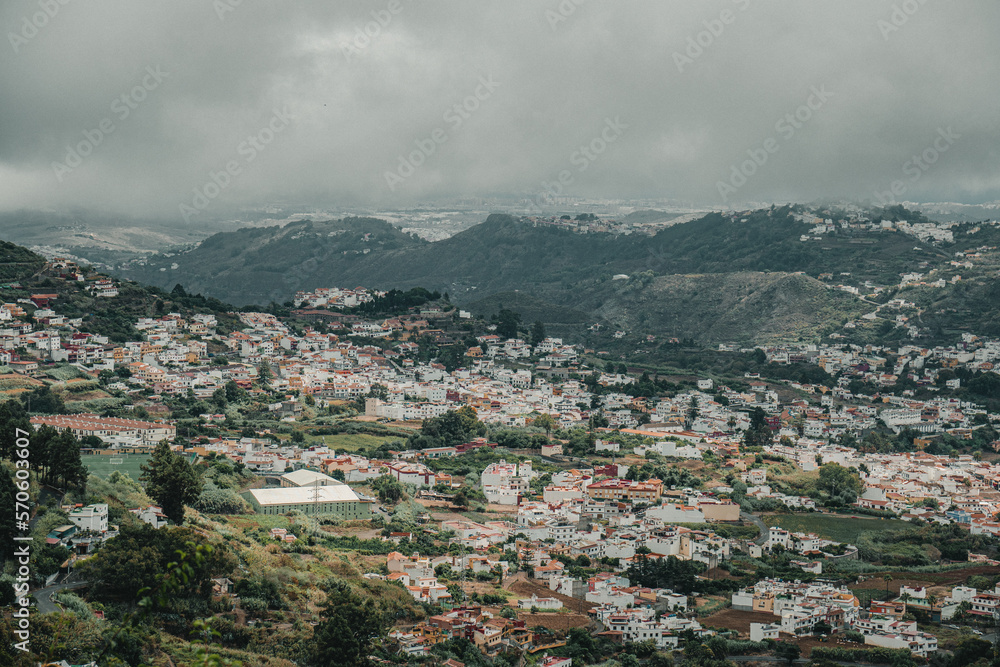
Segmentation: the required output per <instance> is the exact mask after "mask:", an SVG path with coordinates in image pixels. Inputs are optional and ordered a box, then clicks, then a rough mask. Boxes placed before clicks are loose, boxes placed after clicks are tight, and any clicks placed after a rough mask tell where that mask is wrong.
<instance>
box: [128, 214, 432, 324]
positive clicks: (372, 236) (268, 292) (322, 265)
mask: <svg viewBox="0 0 1000 667" xmlns="http://www.w3.org/2000/svg"><path fill="white" fill-rule="evenodd" d="M426 245H428V243H427V242H426V241H422V240H420V239H419V238H416V237H412V236H409V235H407V234H404V233H403V232H401V231H399V230H398V229H396V228H395V227H392V226H391V225H389V224H388V223H386V222H383V221H381V220H372V219H369V218H352V219H345V220H342V221H336V222H312V221H303V222H294V223H290V224H288V225H286V226H284V227H261V228H252V229H241V230H239V231H235V232H226V233H220V234H215V235H213V236H211V237H209V238H208V239H206V240H205V241H204V242H202V243H201V244H200V245H198V246H197V247H196V248H195V249H193V250H190V251H188V252H183V253H165V254H161V255H156V256H154V257H152V258H150V259H148V260H143V261H142V262H141V263H136V264H134V265H133V266H131V267H130V268H129V269H127V270H124V271H122V272H121V273H122V274H124V275H125V276H126V277H129V278H132V279H134V280H137V281H139V282H144V283H147V284H151V285H156V286H158V287H162V288H165V289H170V288H172V287H173V286H174V285H175V284H177V283H181V284H182V285H184V287H185V289H186V290H187V291H188V292H201V293H205V294H210V295H212V296H215V297H217V298H220V299H222V300H223V301H228V302H231V303H235V304H237V305H246V304H253V303H268V302H269V301H276V302H284V301H287V300H289V299H291V298H292V297H293V296H294V295H295V292H296V291H298V290H301V289H310V288H315V287H324V286H330V285H351V286H354V285H356V284H364V285H366V286H373V287H377V286H384V287H385V288H390V287H401V286H407V287H412V286H414V285H412V284H405V285H404V283H403V282H401V281H393V280H392V277H391V276H392V273H393V269H392V266H391V264H392V262H393V258H394V257H395V255H396V254H398V252H399V251H400V250H401V249H411V250H412V249H414V248H420V247H422V246H426ZM373 272H374V273H382V274H384V280H380V281H379V284H378V285H374V284H372V282H371V279H372V273H373ZM331 280H333V282H330V281H331Z"/></svg>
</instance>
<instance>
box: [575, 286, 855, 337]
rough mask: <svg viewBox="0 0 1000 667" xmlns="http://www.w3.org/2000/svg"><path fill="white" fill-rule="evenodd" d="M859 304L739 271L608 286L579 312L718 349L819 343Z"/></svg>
mask: <svg viewBox="0 0 1000 667" xmlns="http://www.w3.org/2000/svg"><path fill="white" fill-rule="evenodd" d="M864 305H865V304H863V303H861V302H860V301H858V300H857V299H856V298H854V297H851V296H849V295H847V294H845V293H843V292H839V291H835V290H831V289H829V288H828V287H827V286H825V285H824V284H823V283H821V282H819V281H818V280H816V279H814V278H810V277H809V276H805V275H801V274H789V273H760V272H740V273H713V274H700V275H697V274H696V275H670V276H660V277H656V278H649V277H647V278H645V279H644V278H643V277H642V276H640V277H637V278H633V279H631V280H629V281H614V282H611V283H609V284H606V286H605V287H604V288H603V289H596V290H594V291H593V292H592V293H591V294H590V295H588V296H586V297H584V299H582V300H581V303H580V304H579V307H589V308H590V309H592V310H593V312H594V313H595V314H596V315H597V316H599V317H600V318H602V319H604V320H607V321H608V322H609V323H611V325H612V326H614V327H615V328H616V329H620V330H624V331H637V332H638V331H650V330H656V331H657V332H658V333H660V334H661V335H663V336H667V337H676V338H680V339H684V338H693V339H695V340H699V341H702V342H704V343H717V342H722V341H734V342H750V341H755V342H775V341H797V340H818V339H819V338H820V336H821V335H822V334H824V333H828V332H829V331H832V330H834V329H837V328H839V327H840V326H841V325H842V324H843V323H844V322H846V321H847V320H848V319H852V318H854V317H857V316H858V315H860V314H862V313H864V312H865V311H866V310H870V307H862V306H864Z"/></svg>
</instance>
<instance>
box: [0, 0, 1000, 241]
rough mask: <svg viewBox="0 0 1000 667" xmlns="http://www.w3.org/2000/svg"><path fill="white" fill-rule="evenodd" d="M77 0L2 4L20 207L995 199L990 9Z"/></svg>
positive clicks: (3, 180) (6, 184) (4, 79)
mask: <svg viewBox="0 0 1000 667" xmlns="http://www.w3.org/2000/svg"><path fill="white" fill-rule="evenodd" d="M63 1H64V2H65V3H66V4H61V2H60V0H43V1H42V2H38V0H33V1H28V0H13V1H12V2H9V3H5V4H4V5H3V7H2V8H0V25H2V26H3V27H4V28H5V30H4V32H5V34H6V37H7V39H6V41H7V44H5V45H4V47H3V48H6V49H9V51H8V53H7V54H6V56H5V57H4V58H3V59H0V83H2V84H3V85H4V88H5V89H6V90H8V91H12V94H9V95H6V96H4V100H3V101H2V102H0V105H2V109H0V117H2V118H3V119H4V120H3V123H4V125H3V130H4V131H3V132H0V211H10V210H17V209H21V208H29V209H45V208H68V207H84V208H91V209H99V210H107V211H115V212H119V213H121V214H124V215H134V216H143V217H150V218H155V217H162V218H169V219H176V220H178V221H181V220H182V219H183V220H187V221H189V222H192V223H197V222H198V221H199V220H201V219H207V218H214V217H217V216H221V215H225V214H226V212H227V211H233V210H238V209H240V208H242V207H249V206H261V205H267V204H269V203H273V202H278V201H280V202H286V203H295V204H298V205H307V206H316V207H331V206H340V207H342V206H376V207H391V206H406V205H412V204H413V203H416V202H420V201H426V200H428V199H434V198H448V197H466V196H468V197H490V196H493V195H497V194H499V193H504V194H514V195H522V196H523V197H525V200H526V201H528V200H533V201H535V202H545V201H549V199H548V198H547V197H548V196H547V195H546V194H545V193H546V192H551V193H553V194H555V193H562V194H565V195H568V196H574V197H594V198H614V199H629V198H661V199H678V200H684V201H689V202H693V203H694V204H695V205H699V206H705V207H728V206H733V205H739V204H740V203H741V202H747V201H756V202H760V201H810V200H815V199H817V198H850V199H858V200H865V199H874V200H876V201H878V198H879V196H880V195H879V194H878V193H882V196H883V198H884V200H885V201H893V200H899V201H904V200H910V201H955V202H965V203H982V202H987V201H995V200H1000V169H998V166H997V165H998V157H1000V154H998V138H1000V130H998V120H997V116H996V109H997V108H1000V90H997V88H996V87H995V86H990V85H989V82H990V81H995V80H997V78H998V74H1000V71H998V70H1000V40H998V39H996V37H997V36H998V33H1000V6H998V5H997V4H996V3H993V2H986V1H977V2H968V3H962V4H961V5H956V4H955V3H950V4H945V3H936V2H927V1H926V0H906V1H896V2H890V1H878V2H872V1H869V0H866V1H864V2H862V1H861V0H846V1H842V2H838V3H836V4H822V5H818V4H808V5H804V4H803V3H795V2H792V1H791V0H781V1H777V2H771V3H767V4H765V3H762V2H759V1H757V0H715V1H713V2H705V3H697V4H694V3H681V2H662V3H656V4H653V3H645V4H633V5H629V6H628V7H627V10H623V9H622V7H621V6H620V5H612V4H609V3H601V2H597V1H595V0H587V1H583V0H562V2H558V1H557V0H545V1H543V2H525V1H515V2H508V3H504V4H503V5H502V6H492V5H470V4H468V3H460V2H438V3H434V4H433V5H429V6H428V5H423V4H417V3H411V2H409V1H408V0H385V1H377V2H373V3H364V2H344V3H337V6H335V7H333V6H327V5H326V3H319V2H304V3H301V2H300V3H291V2H274V3H268V4H267V5H261V6H257V5H253V4H250V3H246V2H238V0H216V2H214V3H210V2H182V3H171V4H165V3H152V2H123V1H112V2H104V3H101V4H100V5H99V6H92V5H90V4H85V3H73V2H69V1H68V0H63ZM914 158H916V159H914ZM894 182H896V183H897V187H896V191H895V192H893V189H892V188H893V183H894ZM549 186H551V187H549ZM185 208H187V210H186V211H185Z"/></svg>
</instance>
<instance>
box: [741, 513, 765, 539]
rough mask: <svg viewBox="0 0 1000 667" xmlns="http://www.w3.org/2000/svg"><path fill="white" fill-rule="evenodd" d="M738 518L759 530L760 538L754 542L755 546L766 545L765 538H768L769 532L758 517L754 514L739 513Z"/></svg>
mask: <svg viewBox="0 0 1000 667" xmlns="http://www.w3.org/2000/svg"><path fill="white" fill-rule="evenodd" d="M740 518H741V519H743V520H744V521H749V522H750V523H752V524H754V525H755V526H757V528H759V529H760V536H759V537H758V538H757V539H755V540H754V542H755V543H756V544H759V545H761V546H763V545H764V544H766V543H767V538H768V537H769V536H770V533H771V531H770V529H769V528H768V527H767V524H765V523H764V522H763V521H762V520H761V518H760V517H759V516H757V515H756V514H750V513H749V512H743V511H740Z"/></svg>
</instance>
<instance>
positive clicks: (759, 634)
mask: <svg viewBox="0 0 1000 667" xmlns="http://www.w3.org/2000/svg"><path fill="white" fill-rule="evenodd" d="M780 631H781V626H780V625H778V624H777V623H751V624H750V641H752V642H762V641H764V640H765V639H774V640H777V639H778V632H780Z"/></svg>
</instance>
